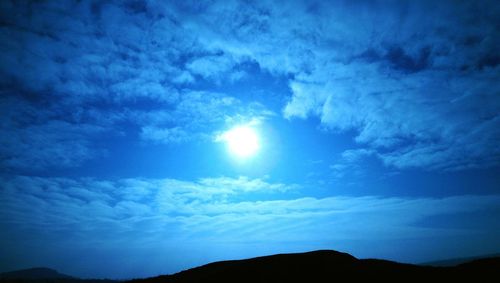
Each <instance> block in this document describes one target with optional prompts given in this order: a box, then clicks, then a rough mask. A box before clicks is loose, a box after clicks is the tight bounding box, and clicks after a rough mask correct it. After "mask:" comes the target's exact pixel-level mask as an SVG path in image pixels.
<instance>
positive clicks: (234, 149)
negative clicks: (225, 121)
mask: <svg viewBox="0 0 500 283" xmlns="http://www.w3.org/2000/svg"><path fill="white" fill-rule="evenodd" d="M220 139H221V140H223V141H225V142H226V145H227V148H228V150H229V152H230V153H231V154H232V155H234V156H236V157H238V158H248V157H251V156H253V155H255V154H256V153H257V152H258V150H259V148H260V143H259V136H258V134H257V132H256V130H255V129H253V128H252V127H250V126H246V125H245V126H237V127H234V128H232V129H230V130H228V131H227V132H225V133H223V134H222V135H221V136H220Z"/></svg>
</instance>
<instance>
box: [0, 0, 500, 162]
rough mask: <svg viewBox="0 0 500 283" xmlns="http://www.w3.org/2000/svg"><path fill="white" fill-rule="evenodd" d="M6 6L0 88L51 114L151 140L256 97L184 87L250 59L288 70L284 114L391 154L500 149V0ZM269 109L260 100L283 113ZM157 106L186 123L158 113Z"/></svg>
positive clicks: (475, 158)
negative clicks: (461, 0) (498, 48)
mask: <svg viewBox="0 0 500 283" xmlns="http://www.w3.org/2000/svg"><path fill="white" fill-rule="evenodd" d="M0 5H1V7H0V10H1V12H0V13H1V14H0V16H1V27H0V29H1V30H2V32H1V33H0V47H1V48H2V50H4V52H2V53H1V54H0V90H1V91H2V94H8V95H9V96H16V97H18V98H20V100H21V101H23V103H24V104H27V105H29V107H34V108H35V109H40V108H46V107H48V108H50V110H51V112H52V113H57V115H58V117H57V119H48V118H44V119H40V120H41V121H51V120H58V121H61V122H63V123H70V124H71V123H72V122H75V119H76V120H77V121H78V123H86V124H89V125H93V126H95V127H99V126H103V125H102V123H103V122H106V123H108V125H109V123H115V124H114V129H116V131H117V132H120V133H126V132H129V130H130V129H124V128H120V126H123V124H120V123H123V122H124V121H125V122H124V123H129V122H131V121H132V125H133V126H135V127H137V130H136V133H135V134H136V136H138V137H140V138H142V139H143V140H144V141H146V142H147V141H151V142H180V141H186V140H190V139H191V138H199V137H203V136H206V135H207V134H208V135H209V134H210V133H208V132H206V131H204V130H202V128H203V127H201V125H203V126H206V125H207V124H209V123H208V122H207V123H199V121H202V120H203V119H204V118H206V117H209V116H210V115H215V116H216V117H217V118H216V119H214V120H210V121H212V122H214V121H220V119H219V118H220V115H219V114H217V113H225V111H231V110H228V108H231V107H230V106H228V105H226V104H224V103H222V104H220V103H219V104H217V103H216V102H214V101H212V99H215V100H221V99H222V100H224V99H225V100H226V101H229V100H232V101H233V102H235V103H233V104H239V106H238V107H240V108H236V109H238V111H239V110H242V109H247V110H248V109H250V108H252V106H251V105H250V104H251V103H252V102H247V101H245V100H244V99H240V97H238V94H237V93H229V94H225V93H220V94H219V97H218V98H213V96H212V95H208V96H209V97H208V98H206V97H196V96H197V94H193V95H187V96H188V97H187V98H186V97H184V96H185V94H186V93H210V92H212V93H213V92H214V91H213V88H214V87H215V86H217V85H220V84H222V83H228V84H231V83H232V82H234V81H235V80H244V79H245V78H248V77H251V75H252V74H251V73H248V71H249V70H247V69H245V68H244V66H245V64H254V65H257V66H258V71H259V72H265V73H269V74H271V75H272V76H280V77H284V78H286V79H287V80H288V83H289V86H290V91H291V94H290V96H289V97H288V98H283V99H281V100H280V101H283V102H284V105H282V106H283V107H282V109H283V116H284V117H285V118H288V119H292V118H294V117H296V118H301V119H306V118H308V117H318V118H319V119H320V123H321V127H322V128H323V129H328V130H331V131H333V132H349V131H352V132H354V133H356V137H355V141H356V142H357V143H358V144H359V145H360V146H361V147H365V148H366V149H367V150H375V151H376V152H377V156H378V157H379V158H380V159H381V160H382V161H383V162H384V163H385V164H386V165H387V166H391V167H396V168H423V169H428V170H460V169H465V168H479V167H488V166H495V165H498V164H499V162H500V159H499V156H500V152H499V150H498V147H497V146H496V143H497V142H496V141H497V140H498V139H499V137H500V132H499V130H498V128H499V127H498V126H497V125H498V109H500V104H499V103H500V102H499V99H498V98H497V94H498V92H499V84H498V83H497V77H498V72H499V68H500V67H499V64H498V63H499V62H500V61H499V59H498V56H497V55H496V46H498V38H500V37H499V36H498V30H497V29H496V26H497V25H498V17H497V15H498V12H499V11H498V9H499V5H497V4H496V2H494V1H484V2H481V3H458V4H457V3H455V2H453V1H440V2H439V3H434V2H424V3H421V2H418V3H410V2H400V3H393V5H390V6H388V5H384V4H383V3H380V2H375V3H373V2H365V1H359V2H356V3H347V2H332V3H330V2H328V3H326V2H325V3H320V2H310V1H293V2H290V3H274V2H262V3H252V4H250V3H247V2H244V1H233V2H231V3H226V1H215V2H210V3H203V4H199V3H192V2H189V3H153V2H145V3H143V4H140V5H139V4H134V5H132V4H129V3H128V2H124V3H121V2H109V3H102V4H101V3H99V4H96V3H92V2H78V1H76V2H71V1H65V2H64V3H47V2H37V3H30V4H26V3H14V2H7V1H5V2H3V3H1V4H0ZM351 15H357V16H356V17H352V16H351ZM198 95H199V94H198ZM199 96H201V95H199ZM224 96H225V98H222V97H224ZM202 102H203V103H208V104H209V107H208V109H205V108H204V107H203V106H200V105H201V104H202ZM211 103H213V104H211ZM247 104H248V105H247ZM15 105H16V107H21V106H19V103H16V104H15ZM216 105H217V106H216ZM149 106H151V107H149ZM10 107H13V105H10ZM23 107H24V106H23ZM186 107H193V111H188V110H185V109H186ZM218 107H220V108H218ZM75 109H78V111H73V110H75ZM194 109H196V111H199V113H200V114H199V115H198V114H197V112H196V111H194ZM236 109H233V110H236ZM259 109H260V110H259V111H260V112H259V111H257V109H256V108H253V110H254V111H253V112H252V111H250V110H249V111H250V112H252V114H256V115H257V116H259V115H262V113H263V112H268V111H274V112H276V109H271V110H269V109H266V106H265V105H261V106H260V108H259ZM238 111H234V112H233V114H232V115H235V114H234V113H235V112H238ZM148 112H150V113H161V115H160V116H161V117H166V116H170V119H171V120H170V121H179V122H178V123H177V122H175V123H173V122H169V123H166V122H154V120H159V119H157V118H151V119H149V120H148V119H146V118H145V117H147V116H151V115H150V114H148ZM256 112H257V113H256ZM77 115H79V117H76V116H77ZM103 117H104V118H105V119H104V120H100V119H99V118H103ZM191 117H192V118H193V119H194V120H195V122H192V123H191V122H188V121H186V119H191ZM141 119H142V120H141ZM227 119H231V117H227ZM148 121H152V122H151V123H148ZM47 123H48V122H47ZM214 123H218V122H214ZM210 126H211V127H214V126H215V124H211V125H210ZM9 127H10V128H9ZM211 127H209V128H211ZM111 128H112V127H111ZM5 129H7V130H6V131H7V132H9V133H10V132H12V133H14V135H17V134H18V133H16V127H15V126H14V125H11V126H6V127H5ZM471 129H472V130H471ZM210 130H211V129H210ZM181 133H182V134H181ZM184 133H185V135H184ZM83 136H85V137H83V138H81V139H79V142H78V143H79V144H82V145H83V144H88V146H80V147H81V148H84V147H91V144H92V143H91V142H90V141H89V139H87V138H86V135H83ZM26 154H27V153H26ZM67 154H68V156H69V155H70V153H67ZM46 155H47V156H51V154H46ZM89 156H90V155H89ZM8 158H13V157H11V156H9V157H8ZM77 159H78V160H81V159H82V158H80V157H75V160H77ZM51 163H54V164H55V163H58V162H51ZM63 163H64V162H63ZM66 163H68V164H69V163H71V162H66ZM76 163H77V162H76Z"/></svg>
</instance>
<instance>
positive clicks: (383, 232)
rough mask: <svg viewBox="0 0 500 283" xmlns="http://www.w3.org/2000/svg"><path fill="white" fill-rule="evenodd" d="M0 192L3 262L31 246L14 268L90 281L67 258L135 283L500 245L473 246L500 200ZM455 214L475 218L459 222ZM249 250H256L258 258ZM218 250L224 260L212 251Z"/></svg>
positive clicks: (150, 189) (228, 186)
mask: <svg viewBox="0 0 500 283" xmlns="http://www.w3.org/2000/svg"><path fill="white" fill-rule="evenodd" d="M1 183H2V187H1V190H0V203H2V206H1V207H0V227H1V229H2V235H1V236H0V240H1V241H0V243H1V245H2V246H1V248H2V250H4V251H8V252H7V254H4V256H12V257H14V256H15V255H16V254H19V253H23V252H27V250H24V249H25V248H26V249H32V250H34V251H37V252H34V253H33V256H30V257H21V258H22V260H20V261H12V264H13V265H12V267H11V268H16V267H22V266H28V265H33V264H39V263H40V262H41V260H42V259H43V262H41V263H43V264H45V265H46V264H50V265H51V266H56V267H59V268H63V269H66V270H68V271H74V272H79V273H80V274H83V273H85V272H84V271H82V270H85V268H84V265H83V264H81V263H79V262H78V261H74V260H70V261H69V262H64V261H62V260H61V259H62V258H68V257H69V258H71V254H72V253H78V257H81V258H84V259H87V260H91V261H93V260H94V259H91V258H92V257H93V256H95V254H94V252H97V253H106V252H109V253H110V254H107V255H103V256H104V257H105V258H108V259H109V262H108V263H107V265H108V266H109V267H110V268H109V269H108V270H102V269H101V268H98V267H97V266H93V265H92V264H90V265H91V266H92V268H90V267H89V268H88V269H89V271H88V273H87V274H84V275H85V276H119V277H127V276H139V275H142V276H146V275H153V274H158V273H162V272H164V273H165V272H173V271H178V270H180V269H181V268H186V267H189V266H193V265H195V264H201V263H204V262H207V261H210V260H216V259H223V258H224V257H226V258H225V259H227V258H236V257H247V256H254V255H258V254H259V252H263V251H262V249H263V247H266V248H267V250H264V252H266V253H271V252H283V251H293V250H297V251H299V250H307V249H319V248H335V247H342V249H344V250H347V251H350V252H353V253H355V255H357V256H361V257H363V256H365V257H367V256H370V257H373V256H378V257H385V258H393V259H398V260H410V261H418V260H425V259H429V258H432V257H433V256H436V257H446V256H454V255H456V250H455V254H454V253H453V249H452V246H453V245H455V244H456V241H458V242H459V243H460V244H461V245H462V246H463V249H462V251H467V252H469V253H471V254H472V253H481V252H485V251H491V250H492V249H494V248H499V247H500V242H498V241H490V242H488V245H482V246H478V245H474V244H473V242H474V241H470V239H482V238H484V237H487V236H488V235H490V236H492V235H497V234H498V231H499V228H500V227H499V226H498V223H496V221H495V219H497V218H498V217H499V216H500V211H499V210H498V204H499V203H500V197H499V196H495V195H492V196H456V197H447V198H439V199H438V198H417V199H412V198H383V197H376V196H367V197H342V196H336V197H325V198H314V197H306V196H301V195H300V191H301V188H300V187H298V186H297V185H287V184H279V183H268V182H266V181H265V180H261V179H249V178H244V177H240V178H227V177H223V178H205V179H201V180H199V181H197V182H189V181H182V180H175V179H118V180H98V179H91V178H80V179H71V178H40V177H25V176H18V177H12V178H3V179H2V180H1ZM294 194H295V195H296V196H295V197H291V196H293V195H294ZM485 215H486V216H485ZM457 217H459V218H463V217H466V218H467V219H469V220H470V221H459V222H457V221H455V219H457ZM443 221H444V222H446V223H448V224H447V225H443V223H442V222H443ZM497 236H500V235H497ZM375 239H376V243H377V247H378V248H377V250H373V247H372V249H368V250H366V249H364V248H363V246H362V245H360V244H356V243H365V244H368V243H372V244H375V242H374V241H375ZM405 241H417V242H421V243H420V244H419V247H418V250H419V252H421V253H423V254H425V253H424V251H426V252H427V254H425V255H424V256H418V253H417V255H413V257H406V258H405V257H401V255H399V256H397V255H394V254H392V251H393V250H394V248H395V245H399V243H401V242H405ZM422 241H424V242H422ZM426 241H427V244H425V242H426ZM446 241H452V242H449V243H447V242H446ZM471 242H472V244H471ZM270 243H274V248H272V246H270ZM283 243H286V245H283ZM483 244H484V243H483ZM124 245H126V246H127V249H125V250H124V249H123V247H124ZM450 245H451V246H450ZM252 246H254V247H257V249H255V250H253V251H252V249H251V248H249V247H252ZM211 247H212V248H214V249H217V252H215V251H214V254H211V253H210V249H211ZM435 248H436V250H435V251H434V252H432V250H433V249H435ZM174 249H175V250H176V252H173V250H174ZM193 249H194V250H198V251H201V250H203V251H204V252H203V254H204V255H205V256H206V258H196V257H193V256H189V257H187V258H189V260H190V261H189V262H182V261H177V260H174V259H172V261H168V262H167V263H165V264H164V265H163V264H160V263H161V262H165V261H166V260H167V259H168V254H169V253H170V252H173V253H174V255H172V256H173V257H175V256H176V255H179V254H185V253H190V252H193ZM238 249H243V250H238ZM245 249H246V250H245ZM126 250H130V255H128V253H127V252H126ZM154 251H156V252H154ZM240 252H241V253H240ZM441 252H444V254H440V253H441ZM123 253H125V254H127V256H126V257H128V256H133V257H138V256H160V255H159V254H165V255H163V256H161V259H160V260H159V261H158V262H156V263H154V264H153V265H152V266H151V267H150V268H147V269H146V270H145V271H142V272H139V273H137V271H135V270H134V261H131V262H124V261H123V260H122V259H120V258H121V256H119V255H120V254H123ZM148 254H149V255H148ZM135 260H137V261H138V262H143V260H145V258H136V259H135ZM185 260H186V259H185ZM15 264H17V265H19V266H17V265H16V266H15ZM95 264H99V261H98V260H96V261H95ZM87 266H88V264H87ZM129 268H130V269H129ZM92 269H93V271H92ZM120 270H121V271H120ZM126 270H129V272H130V273H127V272H125V271H126ZM77 275H79V274H77Z"/></svg>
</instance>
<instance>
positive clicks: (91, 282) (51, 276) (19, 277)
mask: <svg viewBox="0 0 500 283" xmlns="http://www.w3.org/2000/svg"><path fill="white" fill-rule="evenodd" d="M116 282H118V281H114V280H101V279H79V278H76V277H73V276H69V275H66V274H62V273H59V272H57V271H56V270H54V269H50V268H44V267H38V268H29V269H22V270H16V271H11V272H4V273H0V283H116Z"/></svg>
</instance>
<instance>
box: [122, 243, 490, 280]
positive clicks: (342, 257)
mask: <svg viewBox="0 0 500 283" xmlns="http://www.w3.org/2000/svg"><path fill="white" fill-rule="evenodd" d="M499 270H500V258H492V259H485V260H477V261H473V262H470V263H466V264H462V265H459V266H455V267H432V266H420V265H412V264H402V263H397V262H393V261H387V260H377V259H361V260H360V259H357V258H355V257H353V256H351V255H349V254H346V253H340V252H336V251H325V250H322V251H314V252H307V253H296V254H278V255H271V256H264V257H257V258H251V259H245V260H231V261H221V262H214V263H210V264H207V265H203V266H200V267H196V268H193V269H189V270H185V271H182V272H179V273H176V274H173V275H163V276H158V277H153V278H147V279H138V280H132V281H131V283H157V282H167V283H168V282H175V283H177V282H344V281H352V280H357V279H364V280H369V281H375V280H386V281H387V280H398V281H408V280H414V279H443V280H450V279H457V278H460V279H464V278H465V279H467V278H469V279H478V278H483V277H484V276H489V277H490V279H493V281H495V280H498V279H500V276H499V275H500V274H499ZM498 282H500V281H498Z"/></svg>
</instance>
